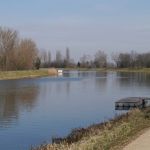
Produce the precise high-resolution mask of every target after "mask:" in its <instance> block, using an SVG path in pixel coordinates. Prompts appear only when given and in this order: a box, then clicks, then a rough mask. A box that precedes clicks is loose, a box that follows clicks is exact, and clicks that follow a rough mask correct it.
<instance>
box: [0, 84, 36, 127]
mask: <svg viewBox="0 0 150 150" xmlns="http://www.w3.org/2000/svg"><path fill="white" fill-rule="evenodd" d="M1 84H3V86H0V129H3V128H8V127H10V126H12V125H13V124H17V120H18V118H19V113H20V112H23V111H26V112H30V111H31V110H32V108H33V107H34V106H35V103H36V98H37V96H38V87H37V86H35V85H34V84H28V85H25V86H22V85H21V84H20V83H18V84H17V82H14V81H2V82H1Z"/></svg>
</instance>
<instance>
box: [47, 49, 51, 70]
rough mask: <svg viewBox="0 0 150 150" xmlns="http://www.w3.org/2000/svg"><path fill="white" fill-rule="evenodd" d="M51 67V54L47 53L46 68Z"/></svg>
mask: <svg viewBox="0 0 150 150" xmlns="http://www.w3.org/2000/svg"><path fill="white" fill-rule="evenodd" d="M50 66H51V52H50V51H49V52H48V67H50Z"/></svg>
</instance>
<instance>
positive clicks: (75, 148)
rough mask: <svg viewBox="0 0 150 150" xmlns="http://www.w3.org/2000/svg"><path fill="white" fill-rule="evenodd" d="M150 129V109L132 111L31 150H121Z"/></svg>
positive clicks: (74, 130)
mask: <svg viewBox="0 0 150 150" xmlns="http://www.w3.org/2000/svg"><path fill="white" fill-rule="evenodd" d="M148 128H150V107H148V108H146V109H134V110H132V111H131V112H129V113H126V114H123V115H121V116H117V117H115V118H114V119H110V120H108V121H107V122H105V123H100V124H94V125H91V126H89V127H87V128H79V129H73V130H72V131H71V133H70V134H69V135H68V136H67V137H65V138H59V140H60V142H61V143H60V144H46V143H44V144H42V145H40V146H39V147H37V148H31V150H110V149H111V150H116V149H117V150H121V149H123V148H124V147H125V145H127V144H128V143H130V142H131V141H132V140H133V139H135V138H136V137H137V136H138V135H140V134H141V133H143V131H144V130H147V129H148Z"/></svg>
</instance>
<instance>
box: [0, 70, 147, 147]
mask: <svg viewBox="0 0 150 150" xmlns="http://www.w3.org/2000/svg"><path fill="white" fill-rule="evenodd" d="M132 96H136V97H137V96H140V97H150V74H147V73H127V72H116V71H64V72H63V74H60V75H59V76H58V77H43V78H35V79H16V80H7V81H0V150H10V149H12V150H28V149H29V148H30V146H31V145H32V146H35V147H36V146H38V145H39V144H40V143H42V142H44V141H46V142H50V141H51V137H52V136H62V137H63V136H66V135H67V134H68V133H69V132H70V131H71V129H72V128H75V127H87V126H89V125H91V124H93V123H99V122H102V121H105V120H107V119H109V118H113V117H114V116H115V115H116V113H117V114H121V113H124V112H126V111H125V110H124V111H118V110H115V101H117V100H119V99H122V98H125V97H132Z"/></svg>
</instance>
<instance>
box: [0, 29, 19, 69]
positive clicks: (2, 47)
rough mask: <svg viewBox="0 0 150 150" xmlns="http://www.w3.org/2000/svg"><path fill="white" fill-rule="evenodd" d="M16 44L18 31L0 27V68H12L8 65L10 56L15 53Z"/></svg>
mask: <svg viewBox="0 0 150 150" xmlns="http://www.w3.org/2000/svg"><path fill="white" fill-rule="evenodd" d="M17 44H18V31H16V30H13V29H10V28H1V27H0V59H1V60H0V62H1V70H12V68H11V67H10V64H11V63H12V62H11V60H12V59H11V58H12V57H13V55H14V54H15V47H16V45H17Z"/></svg>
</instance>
